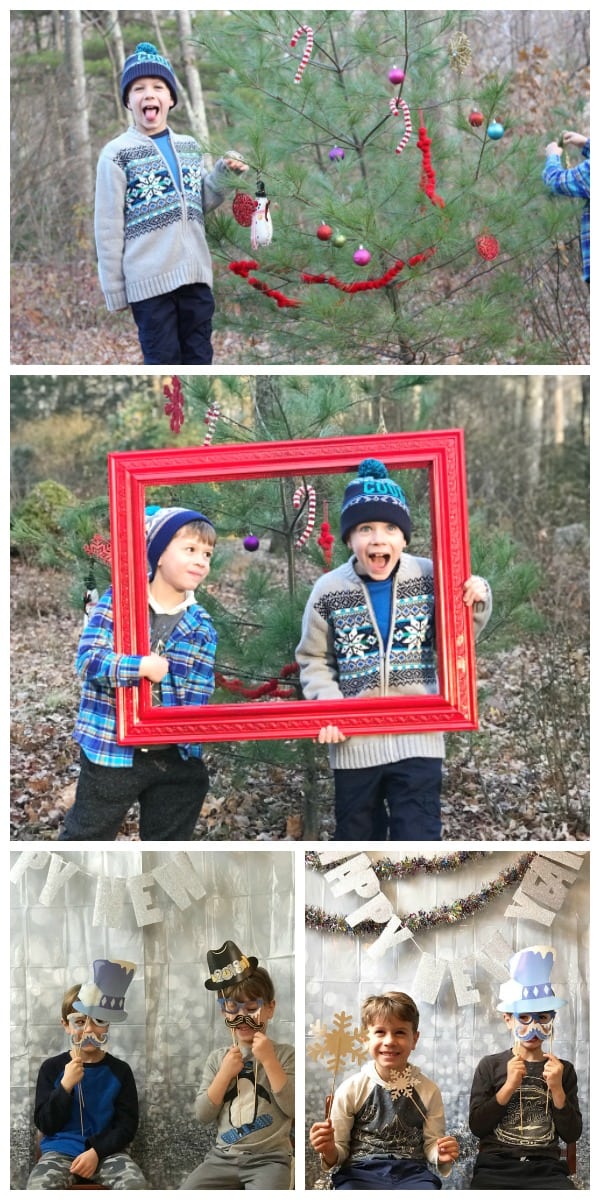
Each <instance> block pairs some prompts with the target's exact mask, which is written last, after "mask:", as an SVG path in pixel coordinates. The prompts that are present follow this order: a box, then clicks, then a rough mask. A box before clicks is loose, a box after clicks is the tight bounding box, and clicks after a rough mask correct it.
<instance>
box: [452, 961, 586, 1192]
mask: <svg viewBox="0 0 600 1200" xmlns="http://www.w3.org/2000/svg"><path fill="white" fill-rule="evenodd" d="M553 963H554V950H553V949H552V947H551V946H528V947H527V949H525V950H520V951H518V952H517V953H516V954H513V956H512V958H511V959H510V962H509V970H510V979H509V980H508V981H507V982H506V983H503V984H502V985H501V987H500V1003H499V1004H498V1005H497V1008H498V1011H499V1012H501V1013H503V1014H504V1020H505V1021H506V1024H507V1025H508V1028H509V1029H510V1031H511V1034H512V1037H513V1046H512V1048H511V1049H510V1050H502V1051H500V1053H498V1054H488V1055H486V1057H485V1058H482V1060H481V1062H480V1063H479V1065H478V1067H477V1069H476V1071H475V1076H474V1078H473V1087H472V1090H471V1105H470V1110H469V1125H470V1127H471V1130H472V1132H473V1133H474V1134H475V1135H476V1137H478V1138H479V1153H478V1156H477V1161H476V1163H475V1171H474V1174H473V1179H472V1181H471V1185H470V1186H471V1188H474V1189H484V1190H495V1191H499V1190H503V1189H505V1190H520V1189H521V1188H525V1189H529V1190H532V1191H535V1190H537V1189H539V1190H542V1189H546V1188H550V1189H553V1190H555V1191H558V1190H560V1189H564V1188H570V1189H573V1187H574V1185H573V1183H572V1182H571V1180H570V1179H569V1178H568V1177H567V1165H566V1163H565V1162H564V1160H562V1159H561V1158H560V1148H559V1138H562V1139H563V1141H565V1142H574V1141H576V1140H577V1138H578V1137H579V1136H580V1135H581V1127H582V1121H581V1113H580V1111H579V1103H578V1100H577V1076H576V1074H575V1069H574V1067H573V1065H572V1063H570V1062H567V1061H566V1060H565V1061H562V1060H561V1059H560V1058H557V1057H556V1055H555V1054H553V1053H552V1037H553V1033H554V1018H555V1016H556V1010H557V1009H558V1008H562V1006H563V1005H564V1004H566V1001H565V1000H563V999H560V998H559V997H558V996H556V995H555V994H554V991H553V989H552V985H551V983H550V973H551V970H552V966H553ZM548 1039H550V1051H549V1052H548V1051H544V1050H543V1049H542V1047H543V1044H544V1042H545V1041H547V1040H548Z"/></svg>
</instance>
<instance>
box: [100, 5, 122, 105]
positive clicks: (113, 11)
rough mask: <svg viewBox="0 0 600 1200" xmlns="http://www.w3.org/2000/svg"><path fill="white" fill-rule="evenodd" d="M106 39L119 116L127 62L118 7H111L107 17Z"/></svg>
mask: <svg viewBox="0 0 600 1200" xmlns="http://www.w3.org/2000/svg"><path fill="white" fill-rule="evenodd" d="M105 30H106V32H105V41H106V48H107V50H108V56H109V58H110V61H111V66H112V78H113V89H114V96H115V111H116V113H117V117H120V116H121V115H122V113H123V103H122V101H121V73H122V71H123V65H124V63H125V46H124V45H123V33H122V30H121V22H120V20H119V10H118V9H117V8H109V9H108V10H107V13H106V19H105Z"/></svg>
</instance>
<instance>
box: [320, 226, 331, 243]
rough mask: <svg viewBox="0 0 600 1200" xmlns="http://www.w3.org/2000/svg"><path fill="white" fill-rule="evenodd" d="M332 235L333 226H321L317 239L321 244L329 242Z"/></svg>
mask: <svg viewBox="0 0 600 1200" xmlns="http://www.w3.org/2000/svg"><path fill="white" fill-rule="evenodd" d="M332 233H333V229H332V228H331V225H325V224H323V225H319V228H318V229H317V237H318V238H319V240H320V241H321V242H328V241H329V239H330V237H331V235H332Z"/></svg>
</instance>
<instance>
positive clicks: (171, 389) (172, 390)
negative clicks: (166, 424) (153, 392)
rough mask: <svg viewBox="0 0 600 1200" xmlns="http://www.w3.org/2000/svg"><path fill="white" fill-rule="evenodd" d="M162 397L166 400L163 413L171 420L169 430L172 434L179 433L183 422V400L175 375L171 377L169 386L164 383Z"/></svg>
mask: <svg viewBox="0 0 600 1200" xmlns="http://www.w3.org/2000/svg"><path fill="white" fill-rule="evenodd" d="M163 395H164V396H166V397H167V399H168V404H165V408H164V411H165V413H166V414H167V416H168V417H170V418H171V420H170V426H171V429H172V430H173V433H179V432H180V430H181V426H182V425H183V422H184V420H185V417H184V413H183V406H184V403H185V399H184V395H183V391H182V388H181V380H180V379H179V377H178V376H177V375H174V376H173V378H172V380H171V383H170V384H168V383H165V386H164V388H163Z"/></svg>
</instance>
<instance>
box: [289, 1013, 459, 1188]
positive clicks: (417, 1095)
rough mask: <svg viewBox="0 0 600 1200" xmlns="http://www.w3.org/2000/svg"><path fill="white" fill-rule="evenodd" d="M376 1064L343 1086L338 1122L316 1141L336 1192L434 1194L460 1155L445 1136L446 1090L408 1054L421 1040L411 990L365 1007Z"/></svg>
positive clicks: (320, 1131) (322, 1128)
mask: <svg viewBox="0 0 600 1200" xmlns="http://www.w3.org/2000/svg"><path fill="white" fill-rule="evenodd" d="M361 1022H362V1028H363V1029H364V1030H365V1031H366V1044H367V1050H368V1053H369V1055H370V1056H371V1061H370V1062H369V1063H367V1064H366V1066H364V1067H363V1069H362V1070H361V1071H359V1072H357V1073H356V1074H355V1075H351V1076H350V1078H349V1079H346V1080H344V1082H343V1083H342V1085H341V1086H340V1087H339V1088H338V1090H337V1092H336V1093H335V1095H334V1097H333V1104H332V1108H331V1116H330V1117H329V1118H328V1119H327V1120H325V1121H317V1122H316V1123H315V1124H314V1125H312V1126H311V1129H310V1133H309V1137H310V1143H311V1145H312V1147H313V1149H314V1150H316V1151H317V1153H318V1154H320V1155H321V1161H322V1163H323V1166H324V1167H325V1168H326V1169H327V1170H332V1171H333V1174H332V1177H331V1181H332V1186H333V1187H334V1188H338V1189H344V1190H346V1189H353V1190H356V1189H359V1190H363V1191H364V1190H368V1189H370V1188H371V1189H373V1190H384V1189H385V1190H392V1189H393V1190H396V1189H398V1190H404V1191H410V1190H412V1189H418V1190H419V1191H422V1190H433V1189H439V1188H441V1186H442V1184H441V1180H440V1179H439V1177H438V1174H437V1173H434V1172H433V1171H432V1170H431V1169H430V1168H431V1167H434V1168H435V1171H436V1172H439V1175H442V1176H445V1175H448V1174H449V1172H450V1170H451V1167H452V1163H453V1162H456V1159H457V1158H458V1153H459V1147H458V1142H457V1141H456V1138H454V1137H451V1136H446V1133H445V1121H444V1105H443V1103H442V1097H441V1094H440V1090H439V1088H438V1087H437V1085H436V1084H435V1083H433V1082H432V1080H431V1079H428V1078H427V1076H426V1075H423V1073H422V1071H420V1070H419V1068H418V1067H413V1066H412V1065H410V1066H409V1061H408V1060H409V1056H410V1054H411V1053H412V1051H413V1050H414V1049H415V1047H416V1045H417V1042H418V1040H419V1010H418V1009H417V1006H416V1004H415V1002H414V1000H412V999H411V997H410V996H407V995H406V993H405V992H384V994H383V995H382V996H369V997H368V999H367V1000H365V1002H364V1004H363V1005H362V1009H361Z"/></svg>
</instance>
